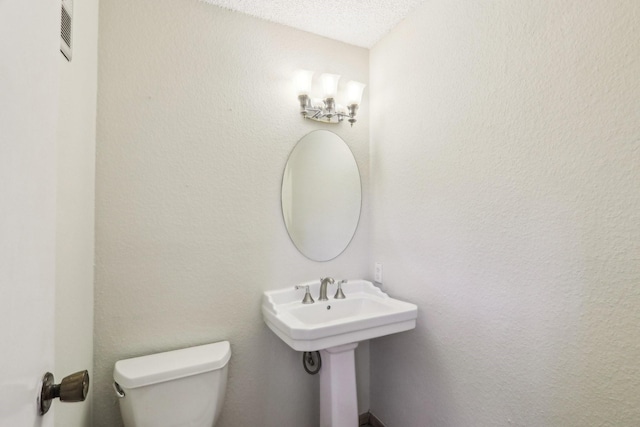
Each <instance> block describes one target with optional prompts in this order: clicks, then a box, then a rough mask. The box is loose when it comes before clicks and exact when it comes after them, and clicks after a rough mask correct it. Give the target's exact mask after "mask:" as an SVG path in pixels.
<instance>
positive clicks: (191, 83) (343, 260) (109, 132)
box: [93, 0, 369, 427]
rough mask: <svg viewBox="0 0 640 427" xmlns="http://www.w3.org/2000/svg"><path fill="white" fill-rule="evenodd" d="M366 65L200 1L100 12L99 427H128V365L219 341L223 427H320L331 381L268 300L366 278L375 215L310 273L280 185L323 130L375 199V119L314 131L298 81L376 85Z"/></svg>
mask: <svg viewBox="0 0 640 427" xmlns="http://www.w3.org/2000/svg"><path fill="white" fill-rule="evenodd" d="M368 64H369V57H368V51H367V50H366V49H361V48H356V47H353V46H348V45H345V44H341V43H338V42H334V41H330V40H328V39H324V38H321V37H318V36H313V35H310V34H308V33H304V32H301V31H298V30H293V29H290V28H286V27H283V26H279V25H276V24H272V23H267V22H264V21H260V20H257V19H254V18H250V17H247V16H244V15H241V14H239V13H234V12H229V11H225V10H222V9H220V8H218V7H215V6H211V5H207V4H204V3H201V2H198V1H196V0H180V1H177V2H176V1H175V0H137V1H135V2H130V1H124V0H114V1H103V2H101V4H100V43H99V77H98V86H99V90H98V128H97V137H98V142H97V165H96V168H97V177H96V288H95V294H96V295H95V296H96V297H95V299H96V305H95V375H94V379H95V381H94V397H95V402H94V403H95V407H94V421H93V425H94V426H95V427H101V426H104V427H116V426H119V425H121V421H120V415H119V412H118V408H117V406H116V405H117V402H116V399H115V396H114V394H113V391H112V390H111V381H112V370H113V365H114V363H115V362H116V361H117V360H118V359H121V358H127V357H132V356H138V355H142V354H147V353H152V352H157V351H164V350H170V349H175V348H179V347H184V346H190V345H196V344H203V343H208V342H213V341H219V340H229V341H230V342H231V347H232V351H233V355H232V358H231V365H230V377H229V383H228V389H227V399H226V403H225V406H224V408H223V412H222V416H221V419H220V421H219V425H220V426H221V427H240V426H253V425H255V426H257V425H260V426H265V427H280V426H294V425H295V426H300V427H303V426H308V427H313V426H315V425H317V418H318V399H319V397H318V379H317V378H316V377H311V376H309V375H307V374H306V373H305V372H304V370H303V369H302V363H301V354H300V353H297V352H294V351H293V350H291V349H289V347H287V346H286V345H285V344H284V343H282V342H281V341H280V340H279V339H278V338H277V337H276V336H275V335H274V334H273V333H272V332H271V331H269V330H268V329H267V327H266V326H265V325H264V322H263V321H262V316H261V313H260V302H261V295H262V292H263V291H265V290H267V289H276V288H281V287H285V286H293V285H294V284H295V283H299V282H302V281H307V280H310V279H313V278H315V277H318V278H319V277H320V276H324V275H331V276H333V277H336V278H343V277H346V278H355V277H364V276H365V273H366V271H367V270H368V268H367V264H366V261H367V258H366V253H367V247H368V234H367V233H366V232H365V230H366V228H367V225H366V221H367V217H366V215H364V218H363V221H364V222H365V224H364V225H363V226H362V227H361V228H360V229H359V231H358V233H357V235H356V237H355V240H354V241H353V242H352V243H351V245H350V247H349V248H348V249H347V250H346V252H345V253H343V254H342V255H341V256H340V257H338V258H337V259H336V260H335V261H331V262H327V263H317V262H313V261H309V260H308V259H307V258H305V257H304V256H302V255H301V254H299V253H298V251H297V250H296V249H295V247H294V246H293V244H292V243H291V241H290V240H289V237H288V235H287V232H286V230H285V228H284V222H283V219H282V213H281V209H280V186H281V179H282V173H283V170H284V166H285V163H286V160H287V157H288V155H289V152H290V151H291V149H292V148H293V146H294V145H295V143H296V142H297V141H298V140H299V139H300V138H301V137H302V136H303V135H305V134H306V133H308V132H310V131H312V130H315V129H321V128H325V129H330V130H333V131H335V132H337V133H338V134H339V135H340V136H342V138H343V139H345V140H346V142H347V143H348V144H349V146H350V147H351V149H352V150H353V152H354V154H355V157H356V160H357V162H358V166H359V167H360V170H361V173H362V175H363V181H364V182H363V184H364V185H365V186H366V185H367V180H368V164H369V159H368V143H369V133H368V132H369V123H368V115H369V114H368V108H367V105H366V103H365V105H363V108H362V110H361V117H362V119H361V120H360V121H359V122H358V123H357V125H356V126H355V127H353V128H350V127H349V126H348V124H343V125H341V126H335V125H323V124H318V123H316V122H310V121H304V120H302V119H301V118H300V117H299V115H298V106H297V99H296V94H295V92H294V89H293V88H292V85H291V79H292V76H293V72H294V70H295V69H297V68H303V67H308V68H310V69H315V70H318V71H320V72H322V71H327V72H337V73H339V74H342V75H343V76H344V80H349V79H355V80H359V81H364V82H367V81H368ZM365 96H366V95H365ZM366 203H367V199H366V198H365V207H364V209H365V212H366V210H367V207H366ZM364 349H365V350H366V349H367V346H366V345H365V346H364ZM362 353H363V354H362ZM367 356H368V353H367V352H361V358H363V359H365V360H364V364H365V369H364V374H365V375H363V376H362V378H361V379H362V380H363V381H364V384H363V383H362V382H361V392H362V394H361V396H362V398H363V399H364V400H363V401H361V411H366V410H367V409H368V383H367V381H368V377H367V375H366V374H367V371H368V369H367V368H368V361H367Z"/></svg>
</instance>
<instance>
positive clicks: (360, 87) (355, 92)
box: [347, 80, 366, 105]
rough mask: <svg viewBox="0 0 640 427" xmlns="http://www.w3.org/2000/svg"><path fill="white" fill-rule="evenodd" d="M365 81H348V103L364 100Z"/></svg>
mask: <svg viewBox="0 0 640 427" xmlns="http://www.w3.org/2000/svg"><path fill="white" fill-rule="evenodd" d="M365 86H366V85H365V84H364V83H360V82H356V81H354V80H351V81H350V82H349V83H347V105H352V104H357V105H360V103H361V102H362V92H363V91H364V88H365Z"/></svg>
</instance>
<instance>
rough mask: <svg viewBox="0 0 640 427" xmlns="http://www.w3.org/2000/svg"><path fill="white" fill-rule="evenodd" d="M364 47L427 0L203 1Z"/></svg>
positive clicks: (378, 38) (368, 46) (368, 45)
mask: <svg viewBox="0 0 640 427" xmlns="http://www.w3.org/2000/svg"><path fill="white" fill-rule="evenodd" d="M203 1H205V2H207V3H211V4H214V5H217V6H220V7H223V8H225V9H230V10H235V11H237V12H242V13H246V14H248V15H252V16H255V17H258V18H262V19H266V20H267V21H271V22H277V23H279V24H283V25H288V26H290V27H294V28H298V29H300V30H304V31H309V32H311V33H315V34H319V35H321V36H325V37H329V38H331V39H335V40H339V41H342V42H345V43H349V44H353V45H356V46H361V47H367V48H370V47H372V46H373V45H374V44H375V43H376V42H377V41H378V40H380V39H381V38H382V36H384V35H385V34H386V33H387V32H388V31H389V30H391V29H392V28H393V27H394V26H395V25H396V24H397V23H398V22H400V21H401V20H402V19H403V18H404V17H405V16H407V15H408V13H409V12H410V11H411V10H412V9H413V8H414V7H415V6H416V5H418V4H419V3H421V2H422V1H423V0H324V1H319V0H272V1H265V0H203Z"/></svg>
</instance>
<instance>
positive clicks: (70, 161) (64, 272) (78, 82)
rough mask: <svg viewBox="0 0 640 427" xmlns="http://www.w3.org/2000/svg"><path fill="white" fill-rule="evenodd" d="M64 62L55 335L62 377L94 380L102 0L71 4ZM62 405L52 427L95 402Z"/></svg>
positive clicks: (85, 413) (83, 420)
mask: <svg viewBox="0 0 640 427" xmlns="http://www.w3.org/2000/svg"><path fill="white" fill-rule="evenodd" d="M58 56H59V61H60V100H59V103H60V108H59V119H58V135H57V140H58V143H57V161H58V168H57V171H58V172H57V178H58V179H57V187H58V191H57V195H58V198H57V218H56V309H55V311H56V322H55V325H56V336H55V338H56V339H55V371H54V375H55V377H56V379H57V380H61V379H62V378H63V377H64V376H66V375H69V374H71V373H73V372H77V371H80V370H83V369H87V370H89V376H90V379H91V380H92V381H93V260H94V225H95V224H94V217H95V215H94V210H95V209H94V208H95V149H96V97H97V79H98V0H79V1H78V0H77V1H75V2H74V9H73V60H72V61H71V62H68V61H67V60H66V59H65V58H64V56H62V54H59V55H58ZM92 397H93V393H92V392H90V394H89V398H88V399H87V400H86V401H85V402H83V403H75V404H57V405H56V410H55V425H56V426H58V427H69V426H73V427H80V426H90V425H91V403H90V402H91V400H92Z"/></svg>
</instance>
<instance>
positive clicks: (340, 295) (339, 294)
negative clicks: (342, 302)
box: [333, 280, 347, 299]
mask: <svg viewBox="0 0 640 427" xmlns="http://www.w3.org/2000/svg"><path fill="white" fill-rule="evenodd" d="M343 283H347V281H346V280H340V281H339V282H338V290H337V291H336V294H335V295H334V296H333V299H345V298H346V297H345V296H344V292H342V284H343Z"/></svg>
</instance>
